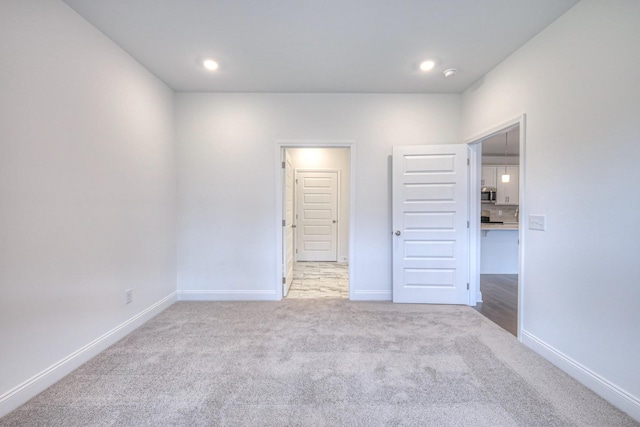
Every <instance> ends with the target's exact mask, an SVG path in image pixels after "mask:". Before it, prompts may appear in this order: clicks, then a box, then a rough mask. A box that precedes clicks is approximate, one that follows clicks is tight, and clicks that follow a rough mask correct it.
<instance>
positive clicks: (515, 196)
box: [482, 166, 520, 205]
mask: <svg viewBox="0 0 640 427" xmlns="http://www.w3.org/2000/svg"><path fill="white" fill-rule="evenodd" d="M484 168H485V167H484V166H483V167H482V174H483V176H484ZM496 169H497V170H496V188H497V192H496V205H518V204H520V167H519V166H507V167H506V169H507V173H508V174H509V182H502V175H503V174H504V171H505V167H504V166H497V167H496Z"/></svg>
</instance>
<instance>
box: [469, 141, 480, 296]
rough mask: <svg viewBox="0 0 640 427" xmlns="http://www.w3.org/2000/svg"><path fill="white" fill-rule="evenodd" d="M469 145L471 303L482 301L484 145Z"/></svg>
mask: <svg viewBox="0 0 640 427" xmlns="http://www.w3.org/2000/svg"><path fill="white" fill-rule="evenodd" d="M467 146H468V147H469V171H468V172H469V305H470V306H476V305H477V303H478V302H482V292H481V291H480V280H479V279H480V275H479V274H476V272H478V271H480V250H479V248H480V210H481V207H480V193H479V192H478V191H475V190H474V189H475V188H480V182H479V180H480V175H481V174H480V171H481V170H482V145H481V144H477V143H471V144H467Z"/></svg>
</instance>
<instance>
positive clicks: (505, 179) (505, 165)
mask: <svg viewBox="0 0 640 427" xmlns="http://www.w3.org/2000/svg"><path fill="white" fill-rule="evenodd" d="M508 153H509V149H508V145H507V132H505V133H504V174H503V175H502V182H509V178H510V176H509V174H508V173H507V155H508Z"/></svg>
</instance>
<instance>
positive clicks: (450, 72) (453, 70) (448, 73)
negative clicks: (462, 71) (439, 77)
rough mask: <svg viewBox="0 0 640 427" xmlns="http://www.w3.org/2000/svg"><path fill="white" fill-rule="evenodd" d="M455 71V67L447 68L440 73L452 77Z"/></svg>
mask: <svg viewBox="0 0 640 427" xmlns="http://www.w3.org/2000/svg"><path fill="white" fill-rule="evenodd" d="M457 72H458V70H456V69H455V68H447V69H446V70H444V71H443V72H442V74H444V76H445V77H453V76H455V75H456V73H457Z"/></svg>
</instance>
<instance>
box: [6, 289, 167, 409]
mask: <svg viewBox="0 0 640 427" xmlns="http://www.w3.org/2000/svg"><path fill="white" fill-rule="evenodd" d="M176 301H177V293H176V292H172V293H171V294H169V295H168V296H166V297H164V298H163V299H161V300H160V301H158V302H156V303H155V304H153V305H151V306H150V307H148V308H147V309H145V310H143V311H141V312H140V313H138V314H136V315H135V316H133V317H132V318H130V319H129V320H127V321H125V322H124V323H121V324H120V325H118V326H116V327H115V328H113V329H111V330H110V331H109V332H107V333H105V334H103V335H102V336H100V337H98V338H96V339H95V340H93V341H91V342H90V343H88V344H86V345H84V346H83V347H81V348H79V349H78V350H76V351H74V352H73V353H71V354H70V355H68V356H66V357H65V358H63V359H61V360H60V361H58V362H56V363H54V364H53V365H51V366H49V367H48V368H46V369H45V370H43V371H42V372H40V373H38V374H36V375H34V376H33V377H31V378H29V379H28V380H27V381H25V382H23V383H22V384H20V385H18V386H16V387H14V388H12V389H11V390H9V391H8V392H6V393H4V394H3V395H1V396H0V417H2V416H4V415H6V414H8V413H9V412H11V411H13V410H14V409H16V408H18V407H19V406H20V405H22V404H24V403H25V402H27V401H28V400H29V399H31V398H33V397H35V396H36V395H37V394H39V393H41V392H43V391H44V390H46V389H47V388H48V387H50V386H52V385H53V384H55V383H56V382H58V381H60V380H61V379H62V378H63V377H64V376H66V375H68V374H69V373H71V372H72V371H74V370H75V369H77V368H78V367H80V366H81V365H83V364H84V363H86V362H87V361H89V360H90V359H91V358H93V357H95V356H96V355H98V354H99V353H100V352H102V351H104V350H105V349H106V348H108V347H109V346H111V345H113V344H115V343H116V342H118V341H120V340H121V339H122V338H124V337H126V336H127V335H128V334H130V333H131V332H133V331H134V330H135V329H137V328H139V327H140V326H142V325H143V324H144V323H146V322H147V321H149V320H151V319H152V318H153V317H154V316H156V315H158V314H159V313H161V312H162V311H164V310H166V309H167V308H169V307H170V306H171V305H172V304H173V303H174V302H176Z"/></svg>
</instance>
